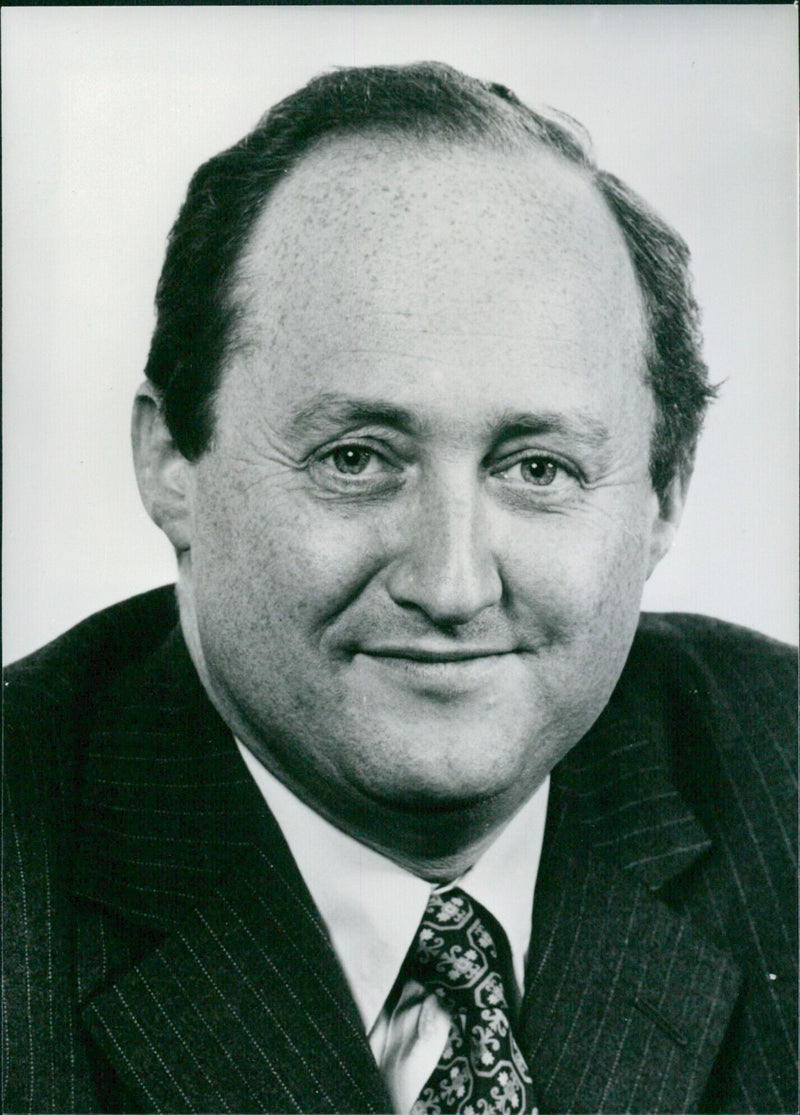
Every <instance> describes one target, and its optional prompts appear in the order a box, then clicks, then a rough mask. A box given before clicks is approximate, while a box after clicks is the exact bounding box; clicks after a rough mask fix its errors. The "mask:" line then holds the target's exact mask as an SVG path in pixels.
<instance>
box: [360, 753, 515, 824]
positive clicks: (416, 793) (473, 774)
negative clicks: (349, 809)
mask: <svg viewBox="0 0 800 1115" xmlns="http://www.w3.org/2000/svg"><path fill="white" fill-rule="evenodd" d="M454 752H455V754H454ZM465 752H466V753H465ZM404 759H405V761H404V762H403V764H402V765H395V764H391V763H386V764H384V765H383V767H382V768H381V769H380V770H379V771H378V770H376V771H374V774H375V777H374V778H369V773H370V772H368V771H364V770H363V769H362V770H361V772H360V774H361V778H360V779H359V781H361V786H362V789H363V791H364V792H365V793H366V795H367V796H368V797H370V798H372V799H373V800H377V801H379V802H381V804H383V805H393V806H394V807H395V808H400V809H407V810H413V811H419V810H430V811H434V812H452V811H455V810H463V809H470V808H475V807H478V806H482V805H486V804H487V803H488V802H490V801H494V800H496V799H499V798H507V797H508V796H514V795H516V794H518V793H520V792H521V791H522V794H523V797H524V791H525V788H526V787H528V784H529V783H530V784H531V785H530V791H532V790H533V789H535V785H534V784H533V778H532V775H531V772H530V771H529V770H528V769H526V764H525V763H524V761H523V760H522V758H521V757H520V756H519V755H516V756H511V755H507V754H506V755H504V754H503V753H502V752H500V751H499V750H498V748H497V747H496V746H493V745H492V743H491V742H489V743H486V742H484V743H483V744H482V745H481V753H480V754H472V755H471V754H470V753H469V751H468V750H467V749H465V748H464V746H463V744H459V745H458V746H457V747H442V746H441V745H439V747H434V746H433V745H431V746H430V747H428V748H425V749H423V750H422V751H421V752H420V753H419V754H418V756H416V757H413V756H408V755H405V756H404ZM364 775H366V778H364ZM362 779H363V780H362Z"/></svg>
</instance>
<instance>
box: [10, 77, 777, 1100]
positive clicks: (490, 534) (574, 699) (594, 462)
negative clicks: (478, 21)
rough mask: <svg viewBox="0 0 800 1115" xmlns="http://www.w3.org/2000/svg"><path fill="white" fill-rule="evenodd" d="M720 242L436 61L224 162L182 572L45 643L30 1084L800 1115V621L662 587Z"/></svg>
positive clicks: (197, 369)
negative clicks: (664, 594) (671, 604)
mask: <svg viewBox="0 0 800 1115" xmlns="http://www.w3.org/2000/svg"><path fill="white" fill-rule="evenodd" d="M687 263H688V253H687V251H686V249H685V246H684V245H683V243H682V241H681V240H680V239H679V238H678V237H677V236H676V235H675V234H674V233H673V232H672V231H671V230H670V229H669V228H667V227H666V226H665V225H664V224H663V223H662V222H661V221H660V219H659V218H658V217H656V216H655V215H654V214H653V213H652V212H651V211H650V210H649V209H648V208H647V207H646V206H645V205H644V203H642V202H641V201H640V200H639V199H638V198H636V197H635V195H633V194H632V193H631V192H630V191H629V190H628V189H627V188H626V187H625V186H623V185H622V184H621V183H620V182H618V181H617V180H616V179H614V178H612V177H611V176H609V175H607V174H605V173H603V172H600V171H598V170H597V169H596V167H595V166H594V164H593V163H592V161H591V159H590V157H589V155H588V154H587V152H586V151H585V149H584V147H583V145H582V142H581V140H580V139H579V137H578V136H577V135H576V134H575V131H574V129H573V128H572V127H571V126H569V125H567V124H566V123H564V122H562V121H558V120H553V119H545V118H543V117H540V116H538V115H536V114H535V113H533V112H531V111H530V110H529V109H527V108H525V107H524V106H522V105H521V104H520V103H519V102H518V101H517V100H516V98H515V97H514V96H513V95H512V94H511V93H509V91H508V90H506V89H504V88H503V87H501V86H496V85H491V86H490V85H485V84H483V83H480V82H476V81H473V80H472V79H469V78H466V77H464V76H463V75H460V74H458V73H456V72H455V71H452V70H450V69H449V68H447V67H444V66H441V65H420V66H412V67H405V68H391V67H387V68H375V69H368V70H345V71H342V72H338V73H335V74H332V75H329V76H326V77H323V78H320V79H318V80H316V81H314V82H312V83H311V84H310V85H309V86H307V87H306V88H305V89H303V90H301V91H300V92H299V93H297V94H295V95H294V96H293V97H290V98H288V99H287V100H286V101H284V102H283V103H282V104H280V105H279V106H277V108H275V109H274V110H272V112H271V113H269V114H268V115H267V116H266V117H265V118H264V120H263V121H262V122H261V123H260V124H259V126H258V127H257V128H256V129H255V131H254V132H253V133H252V134H251V135H249V136H248V137H246V138H245V139H244V140H243V141H242V142H241V143H240V144H238V145H237V146H236V147H234V148H232V149H231V150H230V151H228V152H225V153H223V154H222V155H219V156H218V157H216V158H215V159H212V160H211V161H210V162H209V163H207V164H206V165H205V166H203V167H202V168H201V169H200V170H199V171H198V172H197V174H196V175H195V178H194V179H193V181H192V184H191V186H190V189H189V194H188V197H187V200H186V203H185V205H184V207H183V209H182V211H181V214H180V215H179V218H178V221H177V223H176V225H175V228H174V230H173V232H172V235H171V239H170V245H169V249H168V252H167V259H166V263H165V266H164V271H163V273H162V277H161V281H160V284H159V289H158V297H157V304H158V315H159V316H158V323H157V327H156V331H155V335H154V339H153V343H152V347H151V352H150V357H149V361H148V366H147V381H146V383H145V384H144V385H143V386H142V388H141V389H140V390H139V392H138V395H137V399H136V406H135V412H134V422H133V441H134V455H135V460H136V468H137V475H138V479H139V485H140V489H141V492H142V497H143V500H144V502H145V505H146V507H147V509H148V511H149V513H150V515H151V516H152V518H153V519H154V521H155V522H156V523H157V525H158V526H159V527H160V528H161V529H162V530H164V531H165V533H166V534H167V536H168V537H169V539H170V541H171V542H172V544H173V546H174V548H175V551H176V554H177V557H178V570H179V576H178V586H177V594H174V593H173V592H172V590H159V591H157V592H155V593H151V594H148V595H146V596H144V597H141V598H137V599H134V600H132V601H128V602H126V603H124V604H122V605H119V606H118V607H116V608H113V609H110V610H108V611H106V612H104V613H101V614H100V615H98V616H95V617H92V618H91V619H89V620H88V621H86V622H85V623H84V624H82V625H79V626H78V627H77V628H75V629H73V631H71V632H68V633H67V634H66V635H65V636H63V637H62V639H60V640H57V641H56V642H55V643H53V644H51V645H50V646H49V647H46V648H44V649H43V650H42V651H40V652H39V653H38V654H36V655H33V656H32V657H31V658H29V659H27V660H25V661H24V662H22V663H20V664H18V665H17V666H16V667H14V668H12V671H11V674H10V676H9V681H8V682H7V691H6V693H7V697H6V700H7V720H8V729H7V734H8V738H7V757H6V768H7V771H6V773H7V784H8V790H7V793H8V798H7V805H6V809H5V818H6V821H7V835H6V838H5V851H6V855H7V864H8V883H7V890H6V909H7V915H8V919H9V923H8V928H7V930H6V933H7V936H6V942H7V944H6V958H7V962H8V964H7V967H8V977H7V996H8V1003H9V1009H8V1018H9V1031H8V1032H9V1042H10V1049H11V1053H10V1055H9V1057H8V1059H7V1065H6V1080H5V1086H6V1096H7V1098H6V1101H5V1104H6V1105H5V1108H4V1110H8V1111H22V1110H25V1111H60V1112H64V1111H131V1112H132V1111H202V1112H210V1111H231V1112H245V1111H247V1112H254V1111H270V1112H276V1111H349V1112H353V1111H404V1112H405V1111H411V1110H414V1111H415V1112H422V1111H430V1112H444V1111H460V1112H463V1113H464V1115H467V1113H472V1112H491V1111H497V1112H519V1111H533V1110H535V1109H536V1108H537V1107H538V1110H540V1111H543V1112H544V1111H587V1112H589V1111H590V1112H600V1111H608V1112H617V1111H643V1112H658V1111H664V1112H676V1111H695V1110H702V1111H789V1110H793V1109H794V1106H795V1102H796V1076H795V1071H794V1050H793V1035H794V1032H795V1018H796V1009H795V1006H794V999H793V994H794V991H795V988H796V969H795V967H794V963H795V942H796V929H795V926H794V922H793V916H794V913H795V904H794V893H795V887H794V881H793V880H794V864H795V859H794V853H793V836H794V833H795V829H796V825H795V821H794V817H793V806H794V789H793V786H794V783H793V780H792V756H793V746H792V744H791V742H790V741H791V739H792V727H791V725H792V707H790V702H791V689H792V682H793V678H794V666H793V659H792V656H791V654H790V652H789V651H788V649H787V648H784V647H781V646H779V645H777V644H775V643H773V642H771V641H770V640H767V639H765V638H763V637H761V636H758V635H756V634H753V633H749V632H745V631H743V630H741V629H738V628H733V627H730V626H728V625H725V624H722V623H718V622H716V621H713V620H706V619H702V618H698V617H686V616H670V617H645V618H643V619H641V620H640V617H639V605H640V599H641V592H642V587H643V585H644V582H645V580H646V579H647V577H648V576H649V574H650V573H651V572H652V570H653V568H654V567H655V565H656V564H657V562H658V561H659V560H660V558H661V557H662V556H663V555H664V553H665V552H666V551H667V549H668V548H669V545H670V542H671V540H672V537H673V534H674V531H675V529H676V527H677V524H678V521H679V518H680V512H681V509H682V506H683V501H684V497H685V494H686V488H687V484H688V481H689V477H690V473H691V465H692V460H693V453H694V447H695V443H696V439H697V436H698V433H699V429H700V426H701V423H702V416H703V412H704V409H705V406H706V404H707V402H708V400H709V398H710V397H711V395H712V391H711V389H710V387H709V385H708V380H707V375H706V370H705V368H704V365H703V363H702V359H701V357H700V354H699V340H698V335H697V324H696V309H695V306H694V302H693V300H692V295H691V291H690V287H689V283H688V278H687ZM176 596H177V604H176V598H175V597H176ZM7 1048H9V1046H7Z"/></svg>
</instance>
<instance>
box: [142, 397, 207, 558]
mask: <svg viewBox="0 0 800 1115" xmlns="http://www.w3.org/2000/svg"><path fill="white" fill-rule="evenodd" d="M131 440H132V442H133V461H134V465H135V467H136V480H137V483H138V485H139V494H140V495H141V497H142V503H143V504H144V506H145V509H146V511H147V514H148V515H149V516H150V518H151V519H152V520H153V522H154V523H155V524H156V526H157V527H160V528H161V529H162V530H163V531H164V533H165V534H166V536H167V538H169V540H170V542H171V543H172V545H173V546H174V547H175V549H176V551H177V552H178V554H181V553H182V552H183V551H185V550H188V549H190V548H191V540H192V506H193V498H192V495H193V485H194V466H193V465H192V463H191V461H188V460H187V459H186V457H184V455H183V454H182V453H181V451H180V450H179V449H178V447H177V445H176V444H175V442H174V441H173V439H172V435H171V434H170V432H169V430H168V429H167V424H166V422H165V421H164V413H163V409H162V406H161V402H160V399H159V397H158V394H157V392H156V390H155V388H154V387H153V386H152V384H150V383H149V382H147V381H145V382H144V383H143V384H142V385H141V387H140V388H139V390H138V391H137V392H136V398H135V399H134V403H133V421H132V423H131Z"/></svg>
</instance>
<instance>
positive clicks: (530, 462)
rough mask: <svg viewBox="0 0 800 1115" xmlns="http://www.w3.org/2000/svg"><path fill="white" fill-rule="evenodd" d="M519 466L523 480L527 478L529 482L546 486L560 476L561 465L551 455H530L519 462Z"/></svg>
mask: <svg viewBox="0 0 800 1115" xmlns="http://www.w3.org/2000/svg"><path fill="white" fill-rule="evenodd" d="M519 467H520V472H521V473H522V479H523V480H527V481H528V483H529V484H537V485H538V486H539V487H546V486H547V485H548V484H552V483H553V481H554V480H555V479H556V478H557V477H558V472H559V467H560V466H559V464H558V462H557V461H554V460H552V458H551V457H528V458H527V459H526V460H524V461H520V462H519Z"/></svg>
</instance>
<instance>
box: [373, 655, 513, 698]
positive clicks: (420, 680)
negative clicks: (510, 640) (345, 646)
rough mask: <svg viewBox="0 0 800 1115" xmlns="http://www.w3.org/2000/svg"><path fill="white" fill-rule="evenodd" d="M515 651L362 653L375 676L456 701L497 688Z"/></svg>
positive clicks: (419, 691)
mask: <svg viewBox="0 0 800 1115" xmlns="http://www.w3.org/2000/svg"><path fill="white" fill-rule="evenodd" d="M515 653H516V652H515V651H512V650H507V649H505V648H503V649H498V648H496V647H419V646H402V647H396V646H392V647H386V646H381V647H370V648H369V649H367V648H363V649H359V650H358V651H357V652H356V654H355V656H354V661H358V659H361V661H362V662H363V663H365V664H366V665H367V668H368V669H369V670H370V672H371V673H374V674H375V676H376V680H377V677H381V678H384V679H386V680H387V681H388V682H389V683H390V684H395V685H398V686H400V687H401V688H402V689H409V688H410V689H411V690H412V691H416V692H418V693H420V694H425V695H427V696H428V697H431V698H435V699H437V700H448V701H449V700H452V699H454V698H457V697H466V696H467V695H468V694H470V693H475V694H477V693H479V692H483V693H486V692H488V691H491V690H493V689H494V688H496V686H497V684H498V682H499V680H500V678H501V677H502V676H503V672H504V669H505V667H506V665H507V664H508V663H509V662H511V661H513V658H514V656H515Z"/></svg>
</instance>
